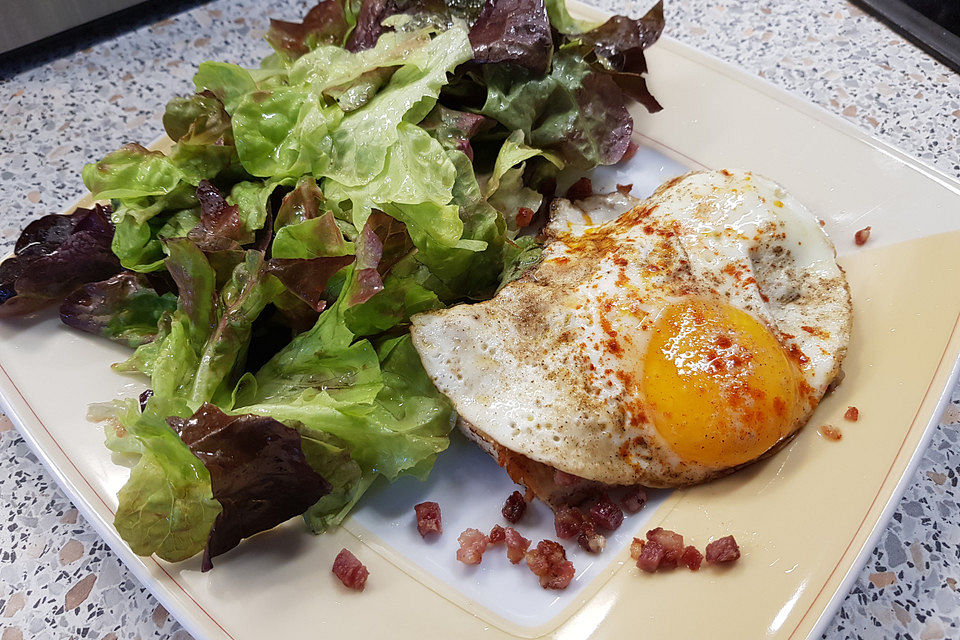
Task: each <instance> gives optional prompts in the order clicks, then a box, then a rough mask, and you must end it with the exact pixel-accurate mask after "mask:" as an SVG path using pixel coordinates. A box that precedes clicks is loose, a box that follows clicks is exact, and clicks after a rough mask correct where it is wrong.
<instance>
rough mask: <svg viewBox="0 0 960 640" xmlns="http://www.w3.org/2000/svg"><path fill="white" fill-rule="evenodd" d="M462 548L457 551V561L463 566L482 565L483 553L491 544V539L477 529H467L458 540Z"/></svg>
mask: <svg viewBox="0 0 960 640" xmlns="http://www.w3.org/2000/svg"><path fill="white" fill-rule="evenodd" d="M457 542H459V543H460V548H459V549H457V560H459V561H460V562H462V563H463V564H480V561H481V560H482V559H483V552H484V551H486V550H487V545H488V544H490V538H488V537H487V536H485V535H484V534H483V533H481V532H480V531H478V530H476V529H467V530H465V531H464V532H463V533H461V534H460V536H459V537H458V538H457Z"/></svg>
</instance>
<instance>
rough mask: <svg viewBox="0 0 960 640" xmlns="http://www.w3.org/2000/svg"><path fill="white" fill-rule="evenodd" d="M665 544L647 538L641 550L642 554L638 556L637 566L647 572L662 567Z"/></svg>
mask: <svg viewBox="0 0 960 640" xmlns="http://www.w3.org/2000/svg"><path fill="white" fill-rule="evenodd" d="M664 553H665V552H664V549H663V546H662V545H661V544H660V543H659V542H657V541H656V540H647V542H646V543H644V545H643V549H641V550H640V556H639V557H638V558H637V566H638V567H639V568H640V569H642V570H643V571H646V572H647V573H654V572H656V570H657V569H659V568H660V563H661V562H663V555H664Z"/></svg>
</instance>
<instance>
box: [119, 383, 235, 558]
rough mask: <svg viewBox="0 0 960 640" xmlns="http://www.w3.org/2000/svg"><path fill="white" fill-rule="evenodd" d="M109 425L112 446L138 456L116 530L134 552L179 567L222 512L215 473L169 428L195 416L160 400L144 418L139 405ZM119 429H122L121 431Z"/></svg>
mask: <svg viewBox="0 0 960 640" xmlns="http://www.w3.org/2000/svg"><path fill="white" fill-rule="evenodd" d="M121 407H122V409H121V410H120V411H118V414H117V415H115V417H114V420H116V421H117V422H115V423H112V424H110V423H108V427H107V430H108V437H107V445H108V446H109V447H110V448H111V449H112V450H114V451H116V452H118V453H125V454H134V455H137V454H139V459H138V460H137V463H136V465H135V466H134V467H133V469H131V471H130V478H129V479H128V480H127V482H126V484H124V485H123V487H122V488H121V489H120V492H119V493H118V494H117V498H118V500H119V504H118V505H117V512H116V515H115V516H114V526H115V527H116V528H117V532H118V533H119V534H120V536H121V537H122V538H123V539H124V540H125V541H126V543H127V544H129V545H130V548H131V549H132V550H133V552H134V553H136V554H137V555H141V556H149V555H151V554H156V555H157V556H159V557H160V558H162V559H164V560H167V561H169V562H179V561H181V560H185V559H187V558H189V557H191V556H194V555H196V554H197V553H199V552H200V551H202V550H203V548H204V546H205V545H206V543H207V538H208V536H209V535H210V529H211V527H212V526H213V523H214V521H215V520H216V518H217V516H218V515H219V514H220V511H221V507H220V503H218V502H217V501H216V500H215V499H214V498H213V491H212V488H211V485H210V474H209V472H208V471H207V469H206V468H205V467H204V466H203V463H202V462H200V460H199V459H197V457H196V456H194V455H193V454H192V453H191V452H190V449H189V448H188V447H187V445H185V444H184V443H183V441H181V440H180V438H179V437H178V436H177V434H176V433H175V432H174V431H173V429H171V428H170V426H169V425H168V424H167V422H166V418H167V417H170V416H177V417H180V418H188V417H190V414H191V411H190V410H189V409H188V408H187V407H186V406H185V405H184V404H183V403H181V402H178V401H175V400H170V399H165V398H160V397H157V396H154V397H151V398H150V399H149V400H147V403H146V406H145V407H144V410H143V413H140V411H139V408H138V407H137V403H136V401H135V400H130V401H128V402H127V403H126V404H125V405H121ZM118 427H119V428H118Z"/></svg>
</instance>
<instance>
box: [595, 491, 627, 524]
mask: <svg viewBox="0 0 960 640" xmlns="http://www.w3.org/2000/svg"><path fill="white" fill-rule="evenodd" d="M590 520H591V522H593V524H595V525H596V526H597V527H598V528H600V529H604V530H606V531H614V530H616V529H617V528H618V527H619V526H620V525H621V524H623V509H621V508H620V506H619V505H618V504H616V503H614V502H613V500H611V499H610V496H608V495H607V494H603V495H602V496H600V498H599V499H598V500H597V501H596V502H595V503H593V505H592V506H591V507H590Z"/></svg>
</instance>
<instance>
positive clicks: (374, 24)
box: [344, 0, 399, 52]
mask: <svg viewBox="0 0 960 640" xmlns="http://www.w3.org/2000/svg"><path fill="white" fill-rule="evenodd" d="M396 13H399V10H398V7H397V3H396V2H395V1H394V0H364V1H363V4H362V5H361V6H360V13H359V14H357V26H356V27H354V29H353V32H352V33H351V34H350V37H349V38H348V39H347V43H346V45H344V46H345V47H346V49H347V51H353V52H357V51H362V50H364V49H369V48H371V47H373V46H374V45H375V44H377V40H378V39H379V38H380V34H381V33H383V31H384V27H383V25H382V24H381V23H382V22H383V21H384V20H386V19H387V18H389V17H390V16H392V15H394V14H396Z"/></svg>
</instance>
